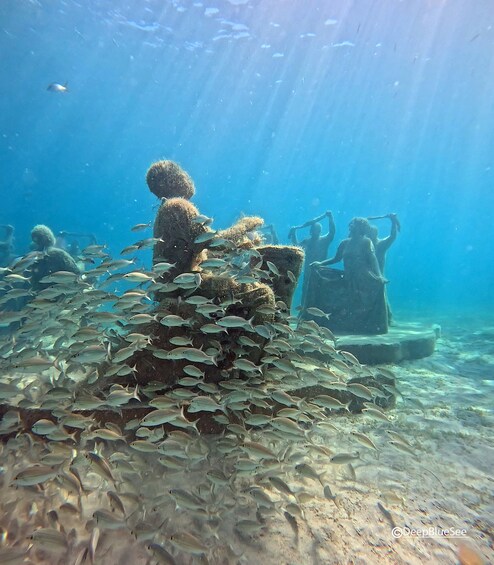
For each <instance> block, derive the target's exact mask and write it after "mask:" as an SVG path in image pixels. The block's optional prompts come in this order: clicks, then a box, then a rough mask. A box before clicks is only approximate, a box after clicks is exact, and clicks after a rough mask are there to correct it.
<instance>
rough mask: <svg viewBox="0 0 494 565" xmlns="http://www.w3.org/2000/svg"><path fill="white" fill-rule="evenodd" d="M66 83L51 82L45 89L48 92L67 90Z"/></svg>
mask: <svg viewBox="0 0 494 565" xmlns="http://www.w3.org/2000/svg"><path fill="white" fill-rule="evenodd" d="M67 85H68V83H67V82H66V83H65V84H59V83H58V82H52V83H50V84H49V85H48V87H47V89H46V90H48V92H68V91H69V87H68V86H67Z"/></svg>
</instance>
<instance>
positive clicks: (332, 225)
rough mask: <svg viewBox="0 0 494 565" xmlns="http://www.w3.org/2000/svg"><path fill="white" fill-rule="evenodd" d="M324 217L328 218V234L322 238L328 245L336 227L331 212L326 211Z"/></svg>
mask: <svg viewBox="0 0 494 565" xmlns="http://www.w3.org/2000/svg"><path fill="white" fill-rule="evenodd" d="M324 216H326V218H328V225H329V230H328V233H327V234H326V235H325V236H324V237H325V239H327V240H328V244H329V243H331V242H332V241H333V239H334V235H335V233H336V225H335V223H334V218H333V213H332V212H331V210H328V211H327V212H326V214H324ZM324 216H323V217H324Z"/></svg>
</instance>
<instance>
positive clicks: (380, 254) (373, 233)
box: [367, 214, 401, 324]
mask: <svg viewBox="0 0 494 565" xmlns="http://www.w3.org/2000/svg"><path fill="white" fill-rule="evenodd" d="M384 218H389V219H390V220H391V232H390V234H389V235H388V237H384V238H382V239H379V235H378V234H379V232H378V229H377V227H376V226H372V225H371V226H370V231H369V234H368V235H369V238H370V239H371V240H372V243H373V244H374V249H375V251H376V257H377V262H378V263H379V269H380V270H381V274H382V276H383V277H384V267H385V265H386V253H387V252H388V249H389V248H390V247H391V245H393V243H394V242H395V240H396V236H397V235H398V232H399V231H400V229H401V225H400V221H399V220H398V216H397V215H396V214H386V215H385V216H370V217H368V218H367V219H368V220H381V219H384ZM386 307H387V309H388V323H389V324H391V322H392V318H393V314H392V312H391V306H390V305H389V300H388V297H387V294H386Z"/></svg>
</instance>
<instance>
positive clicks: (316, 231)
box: [310, 222, 322, 239]
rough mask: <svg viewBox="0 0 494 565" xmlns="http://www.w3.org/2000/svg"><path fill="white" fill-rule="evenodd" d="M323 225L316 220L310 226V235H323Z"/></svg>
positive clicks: (315, 236) (314, 237)
mask: <svg viewBox="0 0 494 565" xmlns="http://www.w3.org/2000/svg"><path fill="white" fill-rule="evenodd" d="M321 231H322V226H321V224H320V223H319V222H315V223H313V224H312V225H311V226H310V236H311V237H312V238H313V239H317V238H318V237H319V236H320V235H321Z"/></svg>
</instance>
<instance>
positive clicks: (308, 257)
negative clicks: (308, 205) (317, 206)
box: [288, 210, 336, 307]
mask: <svg viewBox="0 0 494 565" xmlns="http://www.w3.org/2000/svg"><path fill="white" fill-rule="evenodd" d="M324 218H328V223H329V231H328V233H327V234H325V235H321V231H322V226H321V224H320V223H319V222H320V221H321V220H322V219H324ZM309 226H310V237H307V238H306V239H304V240H302V241H301V242H300V243H299V242H298V239H297V230H299V229H303V228H306V227H309ZM335 232H336V227H335V223H334V218H333V214H332V212H330V211H329V210H328V211H327V212H325V213H324V214H321V216H318V217H317V218H314V219H313V220H309V221H308V222H305V224H302V225H301V226H293V227H291V228H290V231H289V232H288V237H289V238H290V241H291V243H292V245H300V247H302V248H303V249H304V251H305V264H304V279H303V283H302V299H301V304H302V307H304V306H305V302H306V298H307V285H308V283H309V275H310V265H311V264H312V263H314V262H320V261H324V260H325V259H326V257H327V255H328V249H329V246H330V245H331V242H332V241H333V239H334V235H335Z"/></svg>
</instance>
